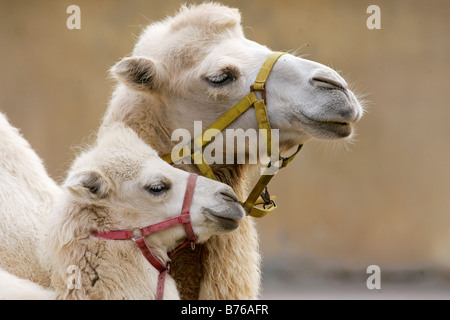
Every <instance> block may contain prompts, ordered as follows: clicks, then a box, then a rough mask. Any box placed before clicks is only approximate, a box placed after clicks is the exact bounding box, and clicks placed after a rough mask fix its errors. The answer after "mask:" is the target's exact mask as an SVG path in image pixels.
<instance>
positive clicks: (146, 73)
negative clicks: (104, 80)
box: [111, 57, 165, 91]
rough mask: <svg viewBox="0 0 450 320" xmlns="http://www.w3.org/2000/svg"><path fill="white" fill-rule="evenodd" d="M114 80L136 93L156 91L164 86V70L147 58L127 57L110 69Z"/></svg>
mask: <svg viewBox="0 0 450 320" xmlns="http://www.w3.org/2000/svg"><path fill="white" fill-rule="evenodd" d="M111 73H112V74H113V75H114V76H116V78H117V79H118V80H119V81H121V82H123V83H124V84H126V85H127V86H129V87H130V88H131V89H134V90H138V91H149V90H150V91H156V90H158V89H159V88H161V87H162V86H163V85H164V74H165V72H164V68H163V67H162V66H161V65H160V64H158V63H157V62H155V61H153V60H151V59H149V58H147V57H129V58H124V59H122V60H121V61H119V62H118V63H117V64H116V65H115V66H114V67H112V69H111Z"/></svg>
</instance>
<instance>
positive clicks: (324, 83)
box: [311, 77, 346, 90]
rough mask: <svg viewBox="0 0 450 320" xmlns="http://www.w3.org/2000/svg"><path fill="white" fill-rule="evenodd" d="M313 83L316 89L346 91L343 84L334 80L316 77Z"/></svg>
mask: <svg viewBox="0 0 450 320" xmlns="http://www.w3.org/2000/svg"><path fill="white" fill-rule="evenodd" d="M311 81H312V84H313V85H314V86H316V87H321V88H328V89H339V90H346V89H345V86H344V85H343V84H341V83H340V82H338V81H336V80H333V79H329V78H324V77H314V78H312V79H311Z"/></svg>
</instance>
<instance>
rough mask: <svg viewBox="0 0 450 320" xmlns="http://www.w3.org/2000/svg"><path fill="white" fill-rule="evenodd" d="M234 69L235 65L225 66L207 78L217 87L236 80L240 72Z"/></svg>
mask: <svg viewBox="0 0 450 320" xmlns="http://www.w3.org/2000/svg"><path fill="white" fill-rule="evenodd" d="M234 69H235V68H233V67H228V68H225V69H223V70H222V71H221V73H220V74H218V75H212V76H207V77H206V80H207V81H208V82H209V84H211V85H213V86H215V87H217V86H223V85H225V84H228V83H231V82H234V81H236V79H237V74H238V73H237V72H236V71H235V70H234Z"/></svg>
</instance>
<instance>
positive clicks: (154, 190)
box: [144, 183, 170, 196]
mask: <svg viewBox="0 0 450 320" xmlns="http://www.w3.org/2000/svg"><path fill="white" fill-rule="evenodd" d="M144 189H145V190H147V191H148V192H149V193H151V194H152V195H155V196H159V195H162V194H164V193H165V192H167V191H169V190H170V185H168V184H164V183H162V184H155V185H148V186H145V187H144Z"/></svg>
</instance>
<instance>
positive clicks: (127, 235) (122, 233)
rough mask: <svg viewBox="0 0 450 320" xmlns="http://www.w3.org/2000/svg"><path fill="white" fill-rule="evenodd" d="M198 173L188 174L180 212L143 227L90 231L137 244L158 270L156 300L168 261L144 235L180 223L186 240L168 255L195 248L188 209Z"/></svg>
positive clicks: (160, 292)
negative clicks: (154, 250)
mask: <svg viewBox="0 0 450 320" xmlns="http://www.w3.org/2000/svg"><path fill="white" fill-rule="evenodd" d="M197 178H198V175H197V174H195V173H191V174H189V178H188V182H187V185H186V192H185V194H184V201H183V206H182V208H181V214H180V215H178V216H176V217H173V218H170V219H167V220H164V221H161V222H158V223H155V224H152V225H149V226H147V227H144V228H140V227H136V228H133V229H128V230H111V231H104V232H99V231H94V232H92V233H91V235H93V236H94V237H97V238H101V239H106V240H133V241H134V242H136V244H137V245H138V247H139V249H140V250H141V252H142V254H143V255H144V257H145V258H146V259H147V261H148V262H150V264H151V265H152V266H153V267H155V268H156V270H158V271H159V276H158V285H157V290H156V298H155V299H156V300H162V299H163V296H164V284H165V278H166V274H167V272H170V261H169V262H167V264H166V265H165V264H164V263H163V262H161V260H159V259H158V258H157V257H156V256H155V255H154V254H153V252H152V251H151V250H150V248H149V246H148V244H147V242H146V241H145V236H148V235H149V234H152V233H155V232H158V231H162V230H165V229H168V228H170V227H173V226H176V225H179V224H182V225H183V227H184V231H185V232H186V238H187V240H186V241H185V242H184V243H182V244H181V245H180V246H178V247H177V248H175V249H174V250H172V251H171V252H169V257H172V256H173V254H174V253H175V252H177V251H178V250H180V249H181V248H183V247H184V246H186V245H187V244H189V243H190V244H191V247H192V249H194V248H195V243H196V242H197V241H198V239H197V236H196V235H195V232H194V229H193V228H192V224H191V215H190V209H191V204H192V199H193V196H194V191H195V184H196V182H197Z"/></svg>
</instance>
